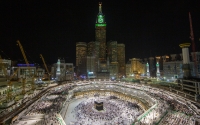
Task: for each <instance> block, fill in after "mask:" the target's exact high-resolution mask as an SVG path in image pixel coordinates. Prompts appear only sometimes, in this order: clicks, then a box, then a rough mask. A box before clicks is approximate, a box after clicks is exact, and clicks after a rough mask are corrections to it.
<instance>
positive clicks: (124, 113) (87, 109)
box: [72, 97, 143, 125]
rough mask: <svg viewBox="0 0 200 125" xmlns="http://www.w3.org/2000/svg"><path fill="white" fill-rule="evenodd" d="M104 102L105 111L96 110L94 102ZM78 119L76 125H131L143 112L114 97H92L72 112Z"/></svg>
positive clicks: (131, 104) (135, 105)
mask: <svg viewBox="0 0 200 125" xmlns="http://www.w3.org/2000/svg"><path fill="white" fill-rule="evenodd" d="M95 101H98V102H103V107H104V109H103V110H102V111H98V110H96V109H95V106H94V102H95ZM72 113H73V114H75V115H74V117H75V118H76V119H77V121H76V122H74V123H72V124H74V125H129V124H131V123H133V120H134V119H136V118H137V117H138V116H139V115H141V114H142V113H143V110H142V109H141V108H140V107H139V106H138V105H137V104H134V103H131V102H128V101H126V100H120V99H113V97H111V98H110V97H90V98H88V99H87V100H85V101H83V102H81V103H80V104H79V105H77V106H76V107H75V109H74V110H73V111H72Z"/></svg>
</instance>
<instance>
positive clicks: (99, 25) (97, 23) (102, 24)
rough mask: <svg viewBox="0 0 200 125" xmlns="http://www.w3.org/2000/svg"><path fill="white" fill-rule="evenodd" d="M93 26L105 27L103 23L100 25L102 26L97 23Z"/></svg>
mask: <svg viewBox="0 0 200 125" xmlns="http://www.w3.org/2000/svg"><path fill="white" fill-rule="evenodd" d="M95 26H106V24H105V23H102V24H99V23H97V24H95Z"/></svg>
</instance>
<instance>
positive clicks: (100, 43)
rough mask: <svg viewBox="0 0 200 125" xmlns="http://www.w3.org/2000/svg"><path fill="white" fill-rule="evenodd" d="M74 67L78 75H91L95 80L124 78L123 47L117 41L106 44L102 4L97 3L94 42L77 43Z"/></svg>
mask: <svg viewBox="0 0 200 125" xmlns="http://www.w3.org/2000/svg"><path fill="white" fill-rule="evenodd" d="M86 48H87V49H86ZM85 54H87V55H85ZM76 65H77V66H78V67H79V68H78V70H82V71H79V72H80V73H84V72H87V75H88V78H89V76H90V75H91V74H93V75H95V76H96V78H113V77H115V78H117V77H118V76H119V75H120V76H125V69H126V68H125V45H124V44H118V43H117V41H110V42H108V43H107V44H106V22H105V15H103V13H102V3H99V13H98V14H97V17H96V23H95V41H92V42H89V43H87V44H86V43H84V42H78V43H77V45H76ZM84 67H85V68H84ZM79 75H80V74H79Z"/></svg>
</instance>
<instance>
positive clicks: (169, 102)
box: [26, 85, 194, 125]
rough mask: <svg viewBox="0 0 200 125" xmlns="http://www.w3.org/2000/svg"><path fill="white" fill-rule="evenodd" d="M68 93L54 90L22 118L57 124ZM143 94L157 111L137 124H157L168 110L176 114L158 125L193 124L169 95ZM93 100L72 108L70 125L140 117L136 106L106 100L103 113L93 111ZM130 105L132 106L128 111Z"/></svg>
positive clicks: (125, 122) (123, 123) (121, 124)
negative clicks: (153, 100) (38, 117)
mask: <svg viewBox="0 0 200 125" xmlns="http://www.w3.org/2000/svg"><path fill="white" fill-rule="evenodd" d="M133 86H134V85H133ZM133 88H134V87H133ZM138 88H139V89H141V87H139V86H137V89H138ZM69 89H70V87H69V86H65V87H62V88H58V89H57V90H51V91H50V92H49V93H48V94H47V95H45V96H44V97H43V98H41V99H40V100H39V101H38V102H37V103H36V104H35V105H33V106H32V107H31V108H32V109H31V110H30V111H29V112H28V113H27V114H26V115H27V116H33V115H38V114H44V115H45V117H44V119H43V120H42V121H40V122H39V124H41V125H43V124H44V125H45V124H46V125H51V124H52V125H55V124H59V121H58V119H57V117H56V116H57V115H56V114H57V113H59V111H60V110H61V108H62V104H63V102H64V101H65V100H66V98H65V97H66V96H64V95H66V94H67V93H66V92H67V91H64V90H69ZM141 90H142V89H141ZM146 92H147V94H149V95H151V97H152V98H156V100H157V101H158V107H157V108H155V109H154V110H153V111H152V112H150V113H149V114H147V116H146V117H144V118H143V119H141V121H139V122H138V123H139V124H140V125H145V124H148V123H150V124H153V123H155V122H157V121H155V119H156V117H162V116H159V115H160V114H165V112H166V111H167V109H169V108H171V109H170V110H169V111H177V113H172V112H168V113H166V115H165V116H164V117H163V119H162V121H161V123H163V124H165V123H166V124H180V125H192V124H194V118H193V115H194V112H193V111H192V110H191V109H190V108H188V106H187V105H185V103H181V102H180V101H178V100H177V99H176V98H174V97H171V95H169V94H163V93H162V92H160V91H158V90H156V89H155V90H153V89H152V90H151V91H146ZM94 100H95V99H93V100H89V99H88V101H85V102H82V103H80V104H79V105H78V106H77V107H76V108H75V110H74V113H75V115H74V117H75V118H76V119H77V121H75V122H74V123H73V124H74V125H93V124H95V125H98V124H104V125H112V124H114V125H129V124H131V123H133V122H134V119H136V118H137V117H138V116H139V115H140V114H142V110H141V109H140V108H139V107H137V105H136V104H133V103H132V104H130V103H128V102H127V101H122V100H119V99H111V98H110V99H106V101H105V102H104V107H105V109H104V111H102V112H100V111H96V110H95V109H94V107H93V106H94ZM113 102H114V103H113ZM130 105H132V107H131V106H130ZM133 107H134V108H133ZM132 110H133V111H132ZM181 114H184V115H181ZM185 114H186V115H185ZM170 119H172V120H170ZM153 121H154V122H153ZM172 121H173V123H172ZM36 124H37V123H36Z"/></svg>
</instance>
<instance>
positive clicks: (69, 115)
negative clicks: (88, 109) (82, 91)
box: [64, 98, 86, 125]
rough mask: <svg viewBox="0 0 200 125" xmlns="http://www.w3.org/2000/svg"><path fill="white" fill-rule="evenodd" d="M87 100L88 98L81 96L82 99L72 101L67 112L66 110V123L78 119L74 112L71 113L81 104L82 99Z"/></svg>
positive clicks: (67, 124) (68, 123) (68, 124)
mask: <svg viewBox="0 0 200 125" xmlns="http://www.w3.org/2000/svg"><path fill="white" fill-rule="evenodd" d="M84 100H86V98H81V99H77V100H75V101H73V102H71V103H70V104H69V106H68V108H67V112H66V115H65V118H64V121H65V123H66V125H72V124H70V122H73V121H76V119H75V117H73V116H74V113H71V112H72V110H74V108H75V107H76V106H77V105H78V104H79V103H81V102H82V101H84Z"/></svg>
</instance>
